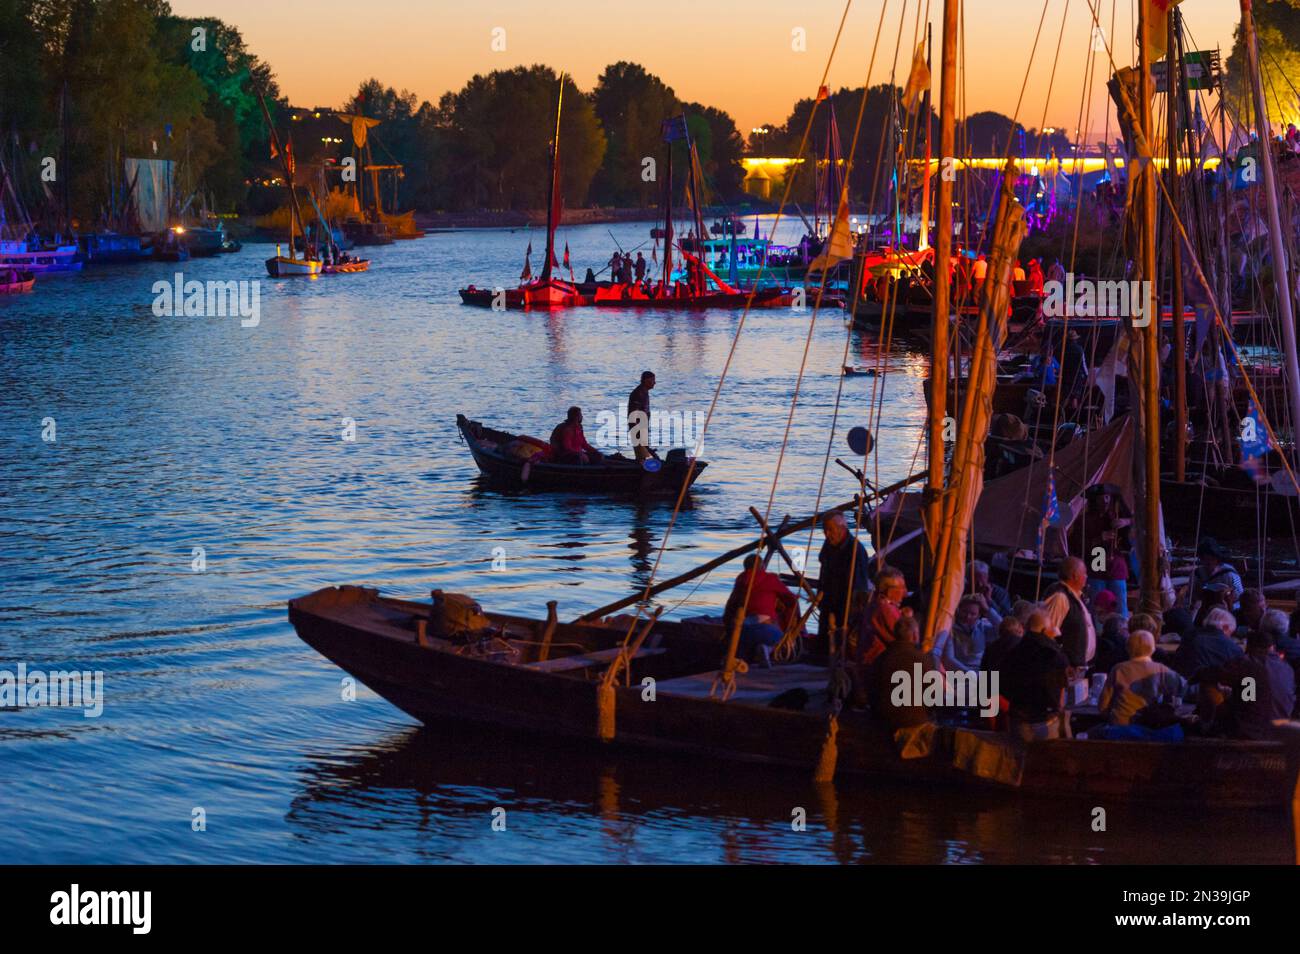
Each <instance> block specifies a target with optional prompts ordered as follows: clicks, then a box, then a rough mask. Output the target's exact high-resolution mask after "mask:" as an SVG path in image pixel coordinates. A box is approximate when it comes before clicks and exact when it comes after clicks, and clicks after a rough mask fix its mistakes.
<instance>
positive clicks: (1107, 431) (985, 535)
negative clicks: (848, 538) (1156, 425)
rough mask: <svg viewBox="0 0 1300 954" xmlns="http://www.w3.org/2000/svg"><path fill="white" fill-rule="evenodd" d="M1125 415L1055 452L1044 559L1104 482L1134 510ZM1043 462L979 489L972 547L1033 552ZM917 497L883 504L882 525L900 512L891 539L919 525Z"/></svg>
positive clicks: (1129, 423)
mask: <svg viewBox="0 0 1300 954" xmlns="http://www.w3.org/2000/svg"><path fill="white" fill-rule="evenodd" d="M1134 430H1135V429H1134V425H1133V419H1132V416H1131V415H1128V414H1124V415H1121V416H1119V417H1117V418H1115V420H1113V421H1111V422H1110V423H1109V424H1107V425H1106V426H1105V427H1103V428H1102V429H1101V430H1099V431H1095V432H1093V433H1092V434H1089V435H1086V436H1085V437H1082V438H1078V439H1076V440H1074V441H1073V442H1071V443H1069V444H1067V445H1066V446H1065V447H1063V448H1061V449H1060V450H1058V451H1057V452H1056V459H1055V461H1054V462H1053V464H1052V469H1054V470H1055V471H1056V499H1057V505H1058V507H1059V509H1060V514H1061V516H1060V520H1059V522H1058V524H1057V526H1055V527H1048V528H1047V532H1046V534H1045V539H1044V544H1045V545H1044V553H1043V556H1044V557H1045V558H1048V559H1050V558H1052V557H1058V556H1064V555H1065V553H1066V545H1065V539H1066V535H1067V534H1068V533H1069V531H1070V527H1071V526H1073V524H1074V521H1075V520H1077V519H1078V517H1079V515H1080V514H1082V513H1083V509H1084V506H1085V505H1086V503H1087V501H1086V499H1085V497H1084V494H1085V492H1086V491H1087V489H1088V488H1089V487H1091V486H1092V485H1093V484H1100V483H1108V484H1114V485H1115V486H1116V487H1118V488H1119V491H1120V496H1121V497H1122V498H1123V500H1124V503H1125V504H1126V505H1127V506H1128V508H1129V510H1130V511H1132V510H1133V509H1134V494H1133V466H1132V465H1133V439H1134ZM1048 472H1049V465H1048V461H1047V459H1046V458H1044V459H1043V460H1040V461H1037V462H1035V463H1033V464H1031V465H1030V466H1028V467H1022V468H1021V469H1020V470H1017V471H1015V472H1014V473H1010V474H1007V475H1006V476H1005V477H999V478H998V479H997V480H990V481H988V482H987V483H986V484H985V485H984V492H983V493H982V494H980V499H979V503H978V504H976V506H975V519H974V521H973V524H972V527H971V532H972V534H973V537H974V539H973V540H972V543H973V544H974V545H975V546H978V547H979V548H981V549H994V550H1035V551H1036V550H1037V549H1038V531H1039V526H1040V524H1041V522H1042V519H1043V510H1044V506H1045V504H1046V501H1047V476H1048ZM920 498H921V495H920V494H917V493H903V492H899V493H895V494H894V495H893V496H892V497H890V499H889V500H888V501H887V502H886V503H885V504H884V505H883V507H882V510H881V514H882V522H883V524H884V525H886V526H887V525H889V523H890V521H891V519H892V517H893V515H894V514H895V513H896V512H897V511H898V509H899V508H900V507H901V508H902V511H903V512H902V514H901V515H899V518H898V523H897V526H896V527H895V529H894V532H893V537H894V538H895V539H897V538H899V537H901V536H902V535H903V534H905V533H907V532H908V531H910V530H912V529H914V528H916V527H918V526H920V523H921V507H920Z"/></svg>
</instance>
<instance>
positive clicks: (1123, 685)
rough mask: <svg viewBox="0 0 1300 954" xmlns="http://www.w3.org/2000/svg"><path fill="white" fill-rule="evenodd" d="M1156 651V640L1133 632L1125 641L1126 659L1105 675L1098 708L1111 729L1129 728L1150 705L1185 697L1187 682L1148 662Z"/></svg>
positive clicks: (1175, 674)
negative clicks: (1112, 726) (1126, 648)
mask: <svg viewBox="0 0 1300 954" xmlns="http://www.w3.org/2000/svg"><path fill="white" fill-rule="evenodd" d="M1155 650H1156V638H1155V636H1153V635H1152V634H1151V633H1149V632H1147V631H1146V630H1144V629H1139V630H1134V631H1133V632H1132V633H1130V634H1129V637H1128V659H1126V660H1125V661H1124V662H1121V663H1117V664H1115V665H1114V666H1112V667H1111V668H1110V670H1109V671H1108V672H1107V674H1106V684H1105V685H1104V686H1103V687H1102V690H1101V700H1100V702H1099V703H1098V706H1097V707H1098V709H1099V710H1100V711H1101V714H1102V715H1104V716H1105V717H1106V719H1107V721H1109V722H1110V723H1111V724H1112V725H1129V724H1130V723H1132V722H1133V720H1134V717H1136V716H1137V715H1138V713H1139V712H1141V711H1142V710H1143V709H1144V708H1146V707H1147V706H1149V705H1151V704H1152V703H1155V702H1161V701H1163V700H1164V699H1166V698H1168V697H1173V698H1176V699H1181V698H1182V697H1183V696H1185V695H1186V694H1187V681H1186V680H1185V679H1184V678H1183V677H1182V676H1180V675H1178V673H1176V672H1174V671H1173V670H1172V669H1170V668H1169V667H1168V666H1166V665H1164V664H1163V663H1158V662H1156V661H1154V660H1153V659H1152V658H1151V654H1152V653H1154V652H1155Z"/></svg>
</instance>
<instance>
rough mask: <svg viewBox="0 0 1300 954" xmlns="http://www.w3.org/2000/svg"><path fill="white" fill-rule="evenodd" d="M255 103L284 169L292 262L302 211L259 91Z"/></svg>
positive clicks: (304, 252) (273, 127) (291, 177)
mask: <svg viewBox="0 0 1300 954" xmlns="http://www.w3.org/2000/svg"><path fill="white" fill-rule="evenodd" d="M257 102H258V103H259V104H260V105H261V107H262V118H263V119H265V120H266V129H267V131H268V132H269V133H270V134H271V145H272V146H273V147H274V148H275V151H276V154H277V155H278V156H279V157H280V165H281V166H282V167H283V168H284V180H285V182H286V183H287V184H288V186H289V203H290V209H289V259H290V261H292V260H294V259H295V258H296V256H295V255H294V253H293V246H294V230H293V229H294V223H295V222H297V223H298V226H299V228H301V226H302V209H300V208H299V207H298V190H296V189H295V188H294V187H293V168H292V167H291V166H290V165H289V156H288V155H287V154H286V153H285V151H284V148H283V147H282V146H281V145H280V136H279V134H278V133H277V132H276V131H275V123H273V122H271V111H270V110H269V109H267V108H266V97H265V96H263V95H262V91H261V90H260V89H259V90H258V91H257ZM302 257H303V261H306V260H307V237H306V234H305V233H304V235H303V249H302Z"/></svg>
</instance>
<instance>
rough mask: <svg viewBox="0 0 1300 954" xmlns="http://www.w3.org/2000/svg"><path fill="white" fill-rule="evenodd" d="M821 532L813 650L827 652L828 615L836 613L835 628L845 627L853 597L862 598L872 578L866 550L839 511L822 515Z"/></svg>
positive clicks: (844, 628)
mask: <svg viewBox="0 0 1300 954" xmlns="http://www.w3.org/2000/svg"><path fill="white" fill-rule="evenodd" d="M822 532H823V533H824V534H825V535H826V542H825V543H823V544H822V548H821V552H820V553H819V554H818V555H817V564H818V566H819V567H820V568H821V569H820V571H819V573H820V589H821V594H822V599H821V603H820V605H819V606H818V609H817V614H818V617H819V622H818V626H817V647H816V651H817V652H819V653H828V652H830V637H831V617H832V616H834V617H835V621H836V629H837V630H839V631H840V632H845V631H847V628H848V624H849V622H850V621H849V620H848V619H846V617H847V616H851V615H852V613H853V609H854V603H855V598H856V601H865V599H866V597H867V596H868V595H869V594H870V592H871V582H870V578H869V576H868V573H869V571H870V566H869V561H868V557H867V550H866V548H865V547H864V546H863V545H862V543H861V541H859V540H858V539H856V538H855V537H854V536H853V534H852V533H851V532H850V531H849V527H848V523H847V521H845V519H844V514H843V513H842V512H841V511H839V510H833V511H831V512H830V513H828V514H826V515H825V516H824V517H823V518H822ZM846 607H847V608H848V609H847V612H846V609H845V608H846Z"/></svg>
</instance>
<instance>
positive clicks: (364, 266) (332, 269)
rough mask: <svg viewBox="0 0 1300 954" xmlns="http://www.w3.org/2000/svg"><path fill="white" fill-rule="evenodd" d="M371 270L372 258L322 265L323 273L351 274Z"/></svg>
mask: <svg viewBox="0 0 1300 954" xmlns="http://www.w3.org/2000/svg"><path fill="white" fill-rule="evenodd" d="M369 270H370V259H368V258H363V259H361V260H360V261H357V262H343V263H342V264H340V265H323V266H321V274H322V275H351V274H355V273H356V272H365V271H369Z"/></svg>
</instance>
